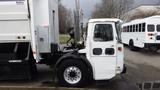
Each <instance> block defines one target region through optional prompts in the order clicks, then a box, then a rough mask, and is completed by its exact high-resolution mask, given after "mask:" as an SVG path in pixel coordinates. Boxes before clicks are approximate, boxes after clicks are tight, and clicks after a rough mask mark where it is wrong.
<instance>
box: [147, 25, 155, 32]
mask: <svg viewBox="0 0 160 90" xmlns="http://www.w3.org/2000/svg"><path fill="white" fill-rule="evenodd" d="M154 30H155V27H154V25H151V24H150V25H148V31H149V32H153V31H154Z"/></svg>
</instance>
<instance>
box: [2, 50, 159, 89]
mask: <svg viewBox="0 0 160 90" xmlns="http://www.w3.org/2000/svg"><path fill="white" fill-rule="evenodd" d="M125 63H126V65H127V68H128V70H127V73H126V74H125V75H121V76H117V77H115V78H114V79H112V80H110V81H109V82H106V81H103V82H93V84H91V85H89V86H87V87H86V88H74V89H73V88H60V87H59V86H58V85H57V84H56V83H54V82H52V81H51V80H52V75H53V73H52V70H51V69H50V68H49V67H48V66H46V65H39V66H38V71H39V76H38V79H35V80H32V81H0V90H12V89H4V87H9V88H13V90H26V89H22V88H28V89H31V88H32V90H41V89H43V90H48V89H49V90H56V89H61V90H66V89H69V90H88V89H89V90H92V89H93V90H143V88H150V89H148V90H160V52H157V53H152V52H149V51H147V50H140V51H137V52H133V51H130V50H129V49H128V47H125ZM13 86H14V87H13ZM17 86H18V88H19V89H18V88H17ZM138 87H139V88H141V89H139V88H138ZM1 88H3V89H1ZM40 88H41V89H40ZM47 88H48V89H47ZM153 88H154V89H153ZM144 90H145V89H144ZM146 90H147V89H146Z"/></svg>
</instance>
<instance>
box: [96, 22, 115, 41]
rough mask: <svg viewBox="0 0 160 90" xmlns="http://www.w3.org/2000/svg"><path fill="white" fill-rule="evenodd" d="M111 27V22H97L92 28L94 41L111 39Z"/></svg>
mask: <svg viewBox="0 0 160 90" xmlns="http://www.w3.org/2000/svg"><path fill="white" fill-rule="evenodd" d="M112 40H113V27H112V25H111V24H97V25H95V29H94V41H100V42H103V41H112Z"/></svg>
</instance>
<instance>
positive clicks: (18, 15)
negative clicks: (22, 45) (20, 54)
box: [0, 0, 59, 62]
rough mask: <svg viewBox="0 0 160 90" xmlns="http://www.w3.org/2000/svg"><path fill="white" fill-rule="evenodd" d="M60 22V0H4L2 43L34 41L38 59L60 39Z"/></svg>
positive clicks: (0, 5)
mask: <svg viewBox="0 0 160 90" xmlns="http://www.w3.org/2000/svg"><path fill="white" fill-rule="evenodd" d="M58 23H59V22H58V0H20V1H19V0H18V1H17V0H11V1H0V28H1V29H0V43H16V42H31V45H32V51H33V54H34V57H35V59H36V60H37V62H38V61H39V59H40V53H51V44H58V43H59V28H58V27H59V24H58ZM42 39H43V40H42ZM44 43H45V44H44Z"/></svg>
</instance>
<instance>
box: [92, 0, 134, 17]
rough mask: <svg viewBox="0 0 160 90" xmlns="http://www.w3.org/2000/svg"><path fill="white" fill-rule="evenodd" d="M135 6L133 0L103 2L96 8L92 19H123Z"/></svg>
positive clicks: (104, 0) (103, 0)
mask: <svg viewBox="0 0 160 90" xmlns="http://www.w3.org/2000/svg"><path fill="white" fill-rule="evenodd" d="M131 4H133V0H102V2H101V3H100V4H97V5H96V6H95V10H94V11H93V12H92V18H112V17H116V18H123V14H124V13H125V12H127V11H128V9H129V7H130V6H131Z"/></svg>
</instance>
